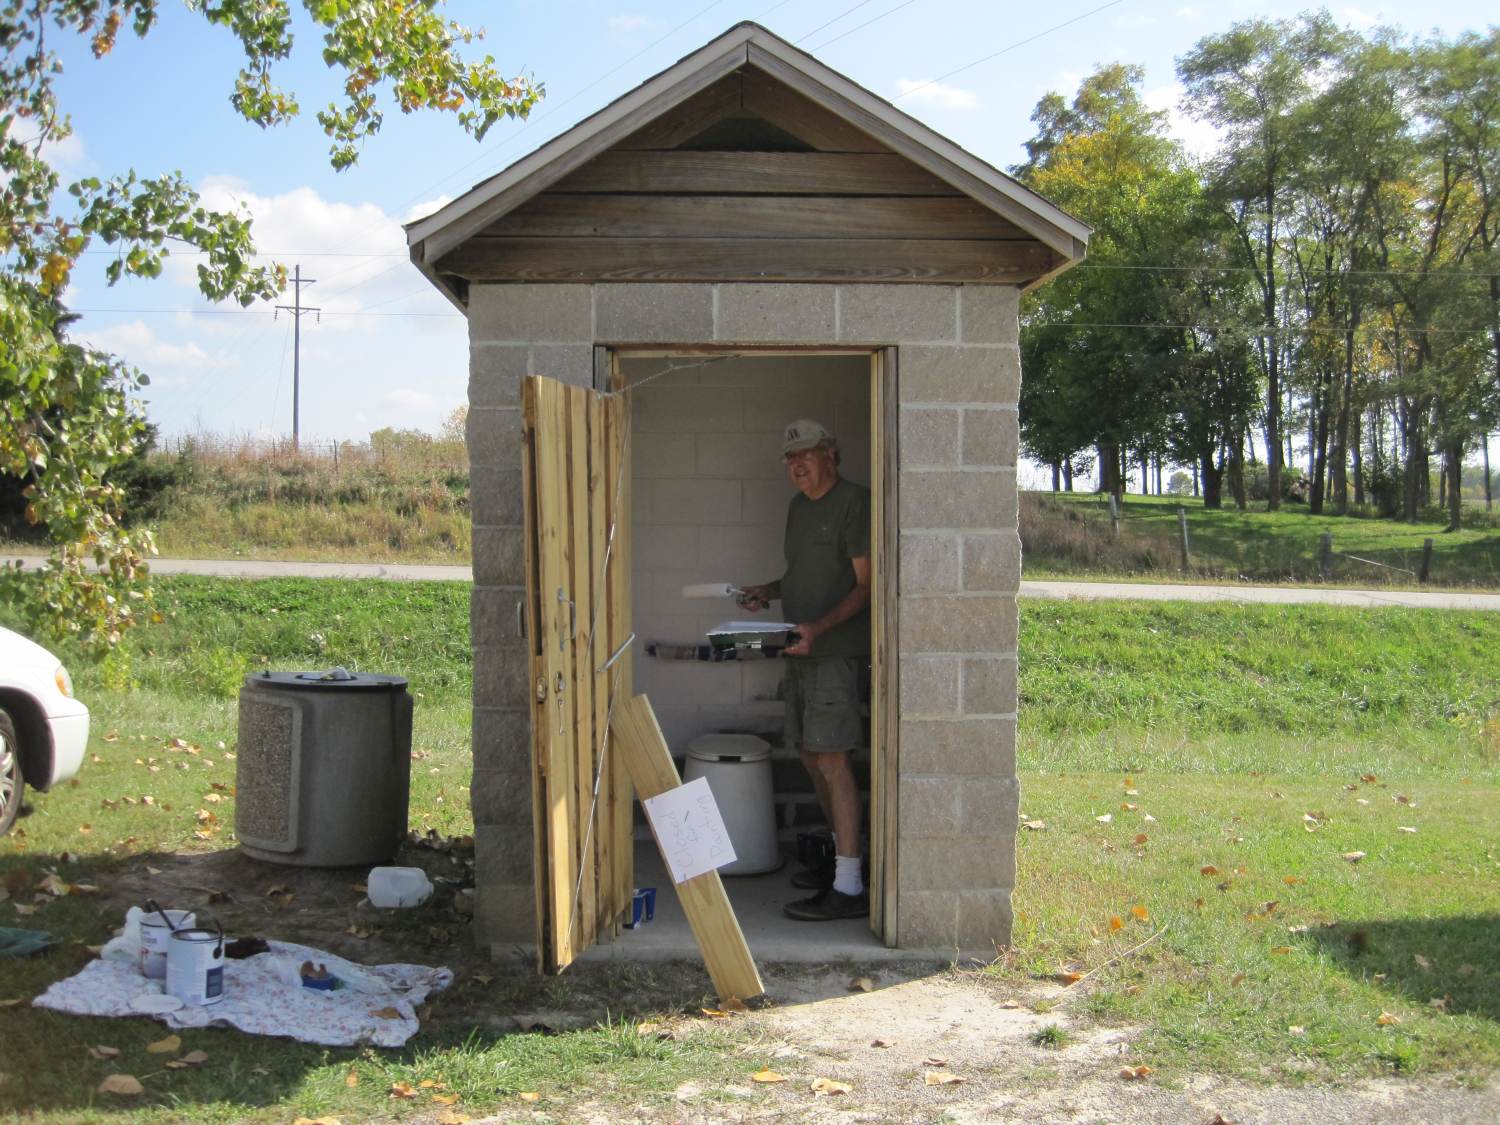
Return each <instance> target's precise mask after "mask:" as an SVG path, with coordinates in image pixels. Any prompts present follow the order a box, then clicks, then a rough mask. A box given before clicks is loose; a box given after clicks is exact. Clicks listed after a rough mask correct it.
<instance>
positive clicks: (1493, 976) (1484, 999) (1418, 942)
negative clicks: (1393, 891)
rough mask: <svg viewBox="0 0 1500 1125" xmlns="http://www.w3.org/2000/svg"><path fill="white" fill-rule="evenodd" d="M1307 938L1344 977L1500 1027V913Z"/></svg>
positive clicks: (1383, 923) (1381, 923) (1352, 928)
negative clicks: (1350, 977)
mask: <svg viewBox="0 0 1500 1125" xmlns="http://www.w3.org/2000/svg"><path fill="white" fill-rule="evenodd" d="M1308 936H1309V937H1311V938H1312V939H1313V940H1314V942H1315V943H1316V945H1317V946H1318V947H1319V948H1320V949H1321V950H1322V952H1323V953H1324V954H1326V955H1327V956H1328V958H1329V959H1330V960H1332V961H1333V962H1334V963H1335V964H1336V965H1338V966H1339V967H1340V968H1342V969H1343V970H1344V971H1345V972H1347V973H1349V974H1350V975H1351V976H1354V977H1357V978H1359V979H1361V980H1366V981H1369V982H1371V983H1372V984H1375V985H1376V986H1377V987H1379V988H1381V989H1384V990H1385V991H1387V992H1390V993H1391V994H1392V995H1394V996H1398V997H1400V998H1401V999H1402V1000H1405V1001H1407V1002H1408V1003H1411V1004H1414V1005H1424V1004H1431V1005H1433V1006H1434V1007H1438V1006H1441V1008H1442V1010H1444V1011H1447V1012H1450V1013H1452V1014H1455V1015H1459V1014H1468V1015H1476V1016H1482V1017H1484V1018H1485V1019H1488V1020H1493V1021H1495V1022H1496V1023H1500V913H1496V914H1466V915H1457V916H1454V917H1448V918H1406V919H1401V920H1399V921H1390V920H1387V919H1382V918H1370V919H1366V920H1363V921H1345V922H1340V923H1339V924H1338V925H1336V926H1330V927H1327V928H1322V929H1316V930H1313V931H1311V932H1310V933H1309V935H1308Z"/></svg>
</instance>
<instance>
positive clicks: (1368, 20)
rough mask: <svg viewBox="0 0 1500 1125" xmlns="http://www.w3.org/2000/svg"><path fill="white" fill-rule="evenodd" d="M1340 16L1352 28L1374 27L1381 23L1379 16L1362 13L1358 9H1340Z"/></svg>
mask: <svg viewBox="0 0 1500 1125" xmlns="http://www.w3.org/2000/svg"><path fill="white" fill-rule="evenodd" d="M1339 16H1340V18H1342V19H1343V21H1344V22H1345V23H1346V24H1348V25H1349V26H1350V27H1357V28H1366V27H1374V26H1375V25H1376V24H1377V23H1379V22H1380V17H1379V16H1372V15H1371V14H1370V13H1369V12H1364V11H1361V10H1360V9H1358V8H1340V9H1339Z"/></svg>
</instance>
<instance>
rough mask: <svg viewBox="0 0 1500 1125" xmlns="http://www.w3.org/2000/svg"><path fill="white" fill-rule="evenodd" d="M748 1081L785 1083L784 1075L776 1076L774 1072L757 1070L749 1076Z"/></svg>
mask: <svg viewBox="0 0 1500 1125" xmlns="http://www.w3.org/2000/svg"><path fill="white" fill-rule="evenodd" d="M750 1081H751V1082H765V1083H771V1082H785V1081H786V1076H785V1075H784V1074H777V1073H776V1072H775V1071H774V1070H757V1071H756V1072H755V1073H754V1074H752V1075H751V1076H750Z"/></svg>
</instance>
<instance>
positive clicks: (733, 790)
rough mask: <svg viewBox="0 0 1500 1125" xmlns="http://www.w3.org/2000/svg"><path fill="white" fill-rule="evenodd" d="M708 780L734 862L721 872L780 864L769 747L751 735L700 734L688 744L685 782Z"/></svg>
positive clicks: (748, 872)
mask: <svg viewBox="0 0 1500 1125" xmlns="http://www.w3.org/2000/svg"><path fill="white" fill-rule="evenodd" d="M696 777H703V778H707V779H708V787H709V789H711V790H712V791H713V795H714V803H715V804H717V805H718V806H719V816H720V817H722V818H723V820H724V828H725V830H726V831H728V833H729V841H730V843H732V844H733V845H734V854H735V861H734V862H733V863H730V864H726V865H725V866H723V867H721V868H719V874H720V875H760V874H762V873H764V872H766V871H775V870H776V869H777V868H778V867H780V866H781V850H780V848H778V846H777V843H776V802H775V796H774V793H773V790H772V783H771V747H770V745H769V744H768V743H767V742H766V740H765V739H763V738H757V737H756V736H755V735H753V734H700V735H699V736H698V737H697V738H695V739H693V740H692V741H691V742H689V743H688V750H687V765H686V768H685V769H684V770H683V781H692V780H693V779H694V778H696Z"/></svg>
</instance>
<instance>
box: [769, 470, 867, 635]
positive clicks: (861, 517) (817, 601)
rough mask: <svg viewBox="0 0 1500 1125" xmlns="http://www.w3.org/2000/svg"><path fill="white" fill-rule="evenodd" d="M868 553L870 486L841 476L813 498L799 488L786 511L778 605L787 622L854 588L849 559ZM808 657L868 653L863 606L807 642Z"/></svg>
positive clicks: (816, 613)
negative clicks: (782, 572)
mask: <svg viewBox="0 0 1500 1125" xmlns="http://www.w3.org/2000/svg"><path fill="white" fill-rule="evenodd" d="M869 553H870V490H869V489H868V488H865V487H863V486H861V485H858V484H853V483H851V482H849V481H847V480H844V479H843V478H842V477H840V478H839V479H838V481H837V482H836V483H835V484H834V486H833V487H832V488H830V489H829V490H828V491H827V492H825V493H824V494H823V495H822V496H820V497H819V498H818V499H816V500H809V499H808V498H807V497H806V496H803V495H802V494H801V493H800V492H799V493H798V494H797V495H796V496H794V497H792V503H791V506H790V507H789V508H788V509H787V513H786V574H785V575H783V576H782V579H781V607H782V612H783V613H785V614H786V619H787V620H788V621H796V622H803V621H816V620H818V618H820V617H822V616H823V615H824V614H825V613H827V612H828V611H829V610H830V609H832V608H833V607H834V606H836V605H837V604H838V603H839V601H840V599H842V598H843V596H844V595H845V594H847V593H848V592H849V591H850V590H852V589H854V582H855V579H854V565H853V564H852V563H851V562H850V561H849V560H851V559H857V558H861V557H863V556H866V555H868V554H869ZM812 654H813V656H868V655H870V610H869V607H868V606H867V607H865V608H864V609H862V610H860V611H859V613H857V614H855V615H854V616H853V617H851V618H850V619H849V620H848V621H845V622H843V623H842V624H839V625H835V626H834V627H833V628H832V629H830V630H828V632H826V633H824V634H823V635H822V636H820V637H819V638H818V639H817V640H816V641H814V642H813V650H812Z"/></svg>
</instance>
